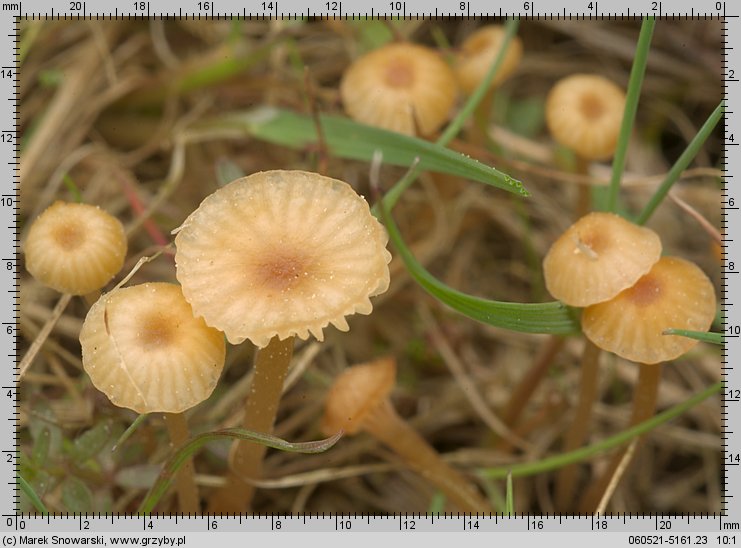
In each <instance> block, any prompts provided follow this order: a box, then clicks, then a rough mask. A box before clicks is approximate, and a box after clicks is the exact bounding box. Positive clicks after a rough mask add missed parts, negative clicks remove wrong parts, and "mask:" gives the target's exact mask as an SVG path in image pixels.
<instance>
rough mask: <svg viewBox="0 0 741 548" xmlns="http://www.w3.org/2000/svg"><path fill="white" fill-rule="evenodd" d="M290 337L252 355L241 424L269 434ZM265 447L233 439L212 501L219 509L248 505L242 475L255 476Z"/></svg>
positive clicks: (232, 509)
mask: <svg viewBox="0 0 741 548" xmlns="http://www.w3.org/2000/svg"><path fill="white" fill-rule="evenodd" d="M293 343H294V337H288V338H287V339H284V340H280V339H279V338H278V337H273V338H272V339H270V342H269V343H268V345H267V346H266V347H265V348H260V349H259V350H258V351H257V355H256V357H255V368H254V373H253V377H252V386H251V387H250V395H249V397H248V398H247V402H246V404H245V408H244V420H243V421H242V427H243V428H245V429H246V430H252V431H255V432H262V433H265V434H270V433H271V432H272V431H273V425H274V424H275V417H276V415H277V413H278V404H279V403H280V397H281V394H282V392H283V381H284V380H285V378H286V373H287V372H288V366H289V365H290V363H291V357H292V356H293ZM266 451H267V447H265V446H264V445H260V444H257V443H252V442H247V441H235V442H234V445H232V453H231V455H230V468H231V473H230V474H229V478H228V481H227V483H226V486H225V487H224V488H223V491H222V492H221V493H217V495H216V497H214V499H213V500H212V503H213V504H214V505H215V506H216V507H218V511H221V512H242V511H244V510H245V508H247V507H249V505H250V503H251V502H252V496H253V495H254V492H255V487H254V486H253V485H251V484H248V483H247V482H246V481H245V480H244V479H243V478H249V479H259V478H260V476H261V475H262V463H263V459H264V457H265V452H266Z"/></svg>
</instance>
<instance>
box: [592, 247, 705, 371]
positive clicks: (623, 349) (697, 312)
mask: <svg viewBox="0 0 741 548" xmlns="http://www.w3.org/2000/svg"><path fill="white" fill-rule="evenodd" d="M715 307H716V303H715V290H714V289H713V284H712V283H711V282H710V280H709V279H708V277H707V276H706V275H705V274H704V273H703V272H702V270H700V269H699V268H698V267H697V266H695V265H694V264H692V263H691V262H689V261H685V260H684V259H680V258H678V257H662V258H661V259H660V260H659V261H658V262H657V263H656V264H655V265H654V266H653V268H651V270H650V271H649V272H648V273H647V274H646V275H645V276H642V277H641V278H640V279H639V280H638V281H637V282H636V283H635V284H634V285H633V286H632V287H629V288H628V289H626V290H624V291H622V292H621V293H620V294H619V295H617V296H616V297H614V298H613V299H610V300H609V301H606V302H602V303H599V304H594V305H592V306H588V307H587V308H586V309H584V314H582V329H583V330H584V334H585V335H586V336H587V337H588V338H589V339H590V340H591V341H592V342H593V343H594V344H596V345H597V346H599V347H600V348H602V349H604V350H607V351H608V352H613V353H614V354H617V355H618V356H621V357H623V358H625V359H627V360H631V361H634V362H638V363H644V364H653V363H660V362H665V361H669V360H673V359H675V358H678V357H679V356H681V355H682V354H684V353H685V352H687V351H688V350H690V349H691V348H692V347H694V346H695V345H696V344H697V343H698V341H696V340H694V339H690V338H687V337H681V336H679V335H664V331H666V330H667V329H669V328H674V329H687V330H692V331H707V330H708V329H709V328H710V326H711V324H712V323H713V319H714V318H715Z"/></svg>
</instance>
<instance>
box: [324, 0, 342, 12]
mask: <svg viewBox="0 0 741 548" xmlns="http://www.w3.org/2000/svg"><path fill="white" fill-rule="evenodd" d="M326 6H327V11H338V10H339V9H340V3H339V2H336V1H334V2H327V4H326Z"/></svg>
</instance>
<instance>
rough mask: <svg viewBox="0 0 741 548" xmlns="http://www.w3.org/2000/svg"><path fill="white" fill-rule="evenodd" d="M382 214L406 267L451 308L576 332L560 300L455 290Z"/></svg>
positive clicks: (507, 324)
mask: <svg viewBox="0 0 741 548" xmlns="http://www.w3.org/2000/svg"><path fill="white" fill-rule="evenodd" d="M381 210H382V215H383V219H384V223H385V224H386V228H387V229H388V232H389V238H390V239H391V241H392V242H393V243H394V246H395V247H396V249H397V251H398V252H399V255H401V258H402V259H403V261H404V264H405V265H406V267H407V270H408V271H409V273H410V274H411V275H412V277H413V278H414V279H415V280H416V282H417V283H418V284H419V285H421V286H422V288H423V289H424V290H425V291H427V292H428V293H429V294H430V295H432V296H433V297H435V298H436V299H437V300H439V301H440V302H442V303H444V304H446V305H448V306H449V307H450V308H452V309H453V310H456V311H458V312H460V313H461V314H464V315H465V316H468V317H469V318H472V319H474V320H477V321H479V322H482V323H486V324H489V325H493V326H495V327H502V328H504V329H509V330H511V331H519V332H523V333H550V334H555V335H567V334H571V333H578V332H579V326H578V324H577V323H576V321H575V320H574V318H573V317H572V313H571V311H570V309H569V308H567V307H566V306H565V305H564V304H563V303H560V302H550V303H525V304H523V303H511V302H502V301H490V300H487V299H482V298H479V297H473V296H471V295H467V294H465V293H462V292H460V291H457V290H455V289H453V288H451V287H449V286H447V285H445V284H444V283H442V282H441V281H440V280H438V279H437V278H435V277H434V276H433V275H432V274H430V273H429V272H428V271H427V270H425V268H424V267H423V266H422V265H421V264H419V262H417V260H416V259H415V258H414V255H412V252H411V251H410V250H409V248H408V247H407V246H406V244H405V243H404V240H403V239H402V237H401V234H400V233H399V228H398V227H397V226H396V223H395V222H394V219H393V218H392V216H391V214H390V213H389V211H388V207H382V208H381Z"/></svg>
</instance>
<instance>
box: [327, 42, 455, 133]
mask: <svg viewBox="0 0 741 548" xmlns="http://www.w3.org/2000/svg"><path fill="white" fill-rule="evenodd" d="M456 94H457V89H456V85H455V76H454V74H453V71H452V70H451V69H450V68H449V67H448V65H447V64H446V63H445V61H443V60H442V58H441V57H440V55H439V54H438V53H437V52H435V51H434V50H431V49H429V48H426V47H423V46H418V45H415V44H409V43H399V44H391V45H387V46H383V47H381V48H379V49H377V50H374V51H372V52H370V53H368V54H366V55H364V56H362V57H360V58H359V59H357V60H356V61H355V62H354V63H352V65H350V67H349V68H348V69H347V71H346V72H345V74H344V75H343V77H342V82H341V84H340V96H341V97H342V103H343V105H344V106H345V110H346V111H347V114H348V115H349V116H350V118H352V119H354V120H357V121H358V122H362V123H364V124H369V125H372V126H376V127H380V128H384V129H388V130H391V131H396V132H399V133H403V134H405V135H412V136H413V135H417V134H420V135H422V136H429V135H432V134H433V133H435V131H437V130H438V129H439V128H440V126H442V124H443V123H445V121H446V120H447V119H448V115H449V114H450V111H451V109H452V108H453V104H454V103H455V99H456Z"/></svg>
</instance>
